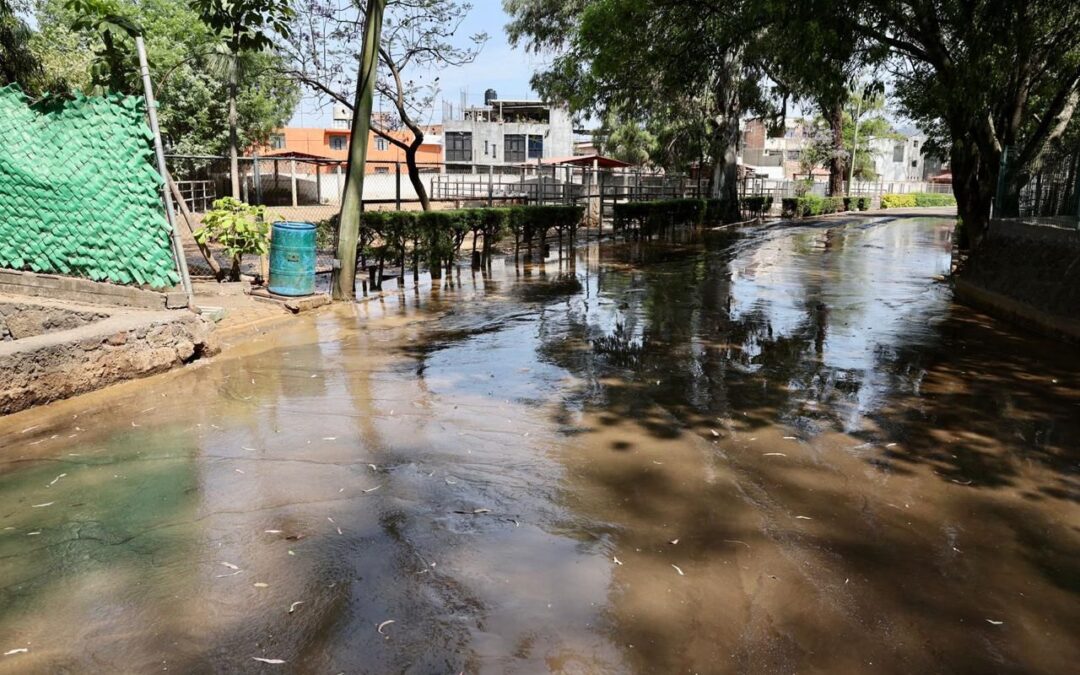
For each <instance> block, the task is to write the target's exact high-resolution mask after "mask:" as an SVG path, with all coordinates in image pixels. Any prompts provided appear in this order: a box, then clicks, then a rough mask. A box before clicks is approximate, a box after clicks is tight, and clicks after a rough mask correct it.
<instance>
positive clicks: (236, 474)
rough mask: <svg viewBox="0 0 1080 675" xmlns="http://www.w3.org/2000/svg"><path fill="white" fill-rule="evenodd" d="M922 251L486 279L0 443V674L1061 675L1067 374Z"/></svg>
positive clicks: (16, 421) (1067, 607) (662, 249)
mask: <svg viewBox="0 0 1080 675" xmlns="http://www.w3.org/2000/svg"><path fill="white" fill-rule="evenodd" d="M950 235H951V223H950V222H948V221H943V220H933V219H906V220H892V221H871V220H853V221H849V222H847V223H836V222H834V223H831V224H829V225H828V226H825V225H807V226H802V227H794V228H775V227H774V228H760V229H756V230H751V231H747V232H746V233H745V234H744V235H743V236H742V237H734V236H731V235H724V234H711V235H709V236H707V237H706V238H705V240H704V241H701V242H685V243H678V244H676V243H668V244H662V245H652V246H645V247H642V246H637V245H612V244H604V245H603V246H602V247H600V248H597V247H596V245H595V244H594V245H593V246H592V247H591V248H587V249H581V250H579V251H578V252H577V254H576V256H575V259H574V260H573V261H565V262H563V263H562V264H559V263H558V262H554V261H553V262H548V263H547V264H546V265H544V266H534V267H532V268H531V269H530V270H528V271H527V272H526V273H522V272H521V271H520V270H519V271H517V272H515V270H514V268H513V266H512V264H511V265H509V266H507V267H502V266H499V265H498V261H497V262H496V268H495V269H493V270H492V271H491V272H490V274H481V273H479V272H477V273H475V274H474V273H472V272H471V271H470V270H468V269H467V268H464V269H462V270H461V271H460V274H459V275H458V276H456V277H455V279H454V281H453V283H452V284H451V285H444V286H443V287H442V288H436V289H434V290H432V289H431V288H430V287H428V286H424V285H421V287H420V288H419V289H412V288H409V289H406V290H405V291H403V292H401V293H397V294H395V293H390V294H388V295H387V296H386V297H385V298H384V299H382V300H378V301H371V302H368V303H363V304H359V305H356V306H349V307H339V308H334V309H332V310H330V311H326V312H324V313H320V314H316V315H315V316H309V317H301V318H298V319H296V320H295V322H294V323H293V324H292V325H290V327H288V328H286V329H282V330H280V331H278V332H276V333H273V334H272V335H271V336H261V337H256V338H252V339H251V340H249V344H247V345H244V346H242V347H238V348H236V349H234V350H233V351H232V352H230V354H231V356H228V357H223V358H219V359H216V360H213V361H211V362H207V363H204V364H201V365H198V366H196V367H193V368H188V369H186V370H184V371H182V372H179V373H172V374H168V375H165V376H160V377H156V378H152V379H150V380H146V381H143V382H139V383H131V384H126V385H121V386H118V387H114V388H112V389H110V390H108V391H105V392H98V393H96V394H92V395H89V396H83V397H80V398H77V399H73V400H70V401H66V402H62V403H59V404H54V405H51V406H48V407H47V408H44V409H41V410H38V411H31V412H28V413H22V414H19V415H15V416H11V417H8V418H4V419H0V447H2V453H0V653H4V652H10V653H9V654H8V655H6V656H0V673H32V672H34V673H36V672H41V673H83V672H109V673H128V672H131V673H146V672H162V671H172V672H181V673H203V672H221V673H235V672H296V673H546V672H553V673H627V672H632V673H727V672H732V673H750V672H753V673H757V672H761V673H772V672H776V673H792V672H818V673H849V672H850V673H862V672H871V671H872V672H886V673H910V672H919V671H922V672H962V673H988V672H999V673H1001V672H1016V673H1020V672H1024V673H1064V672H1070V671H1072V669H1073V667H1070V666H1069V664H1070V663H1073V664H1074V666H1075V663H1076V662H1077V661H1080V639H1078V633H1077V629H1076V627H1077V626H1080V562H1078V561H1080V477H1078V469H1080V355H1078V354H1077V350H1076V349H1075V347H1069V346H1066V345H1064V344H1060V343H1054V342H1046V341H1042V340H1040V339H1039V338H1036V337H1033V336H1031V335H1028V334H1025V333H1022V332H1020V331H1018V330H1016V329H1014V328H1011V327H1009V326H1007V325H1006V324H1003V323H1000V322H997V321H994V320H992V319H989V318H987V317H985V316H982V315H980V314H978V313H975V312H973V311H971V310H968V309H965V308H963V307H961V306H957V305H955V304H953V303H952V301H951V293H950V290H949V288H948V286H947V285H946V284H944V283H941V282H940V281H938V280H937V279H939V278H940V275H944V274H947V273H948V271H949V265H950V249H951V241H950ZM22 650H26V651H22ZM258 659H264V660H258Z"/></svg>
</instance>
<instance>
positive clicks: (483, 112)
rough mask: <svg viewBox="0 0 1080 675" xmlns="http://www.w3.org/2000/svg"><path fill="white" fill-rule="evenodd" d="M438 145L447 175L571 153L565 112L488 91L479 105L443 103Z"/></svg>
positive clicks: (570, 129)
mask: <svg viewBox="0 0 1080 675" xmlns="http://www.w3.org/2000/svg"><path fill="white" fill-rule="evenodd" d="M443 128H444V131H443V147H444V155H443V158H444V161H445V162H446V165H447V166H446V171H447V173H473V172H474V168H473V167H474V166H475V167H479V168H477V169H475V170H476V171H484V167H486V166H492V167H500V168H505V167H519V166H521V165H523V164H528V163H536V162H537V160H544V159H551V158H554V157H569V156H572V155H573V154H574V129H573V124H572V120H571V115H570V110H569V109H568V108H567V107H566V106H564V105H556V104H551V103H546V102H544V101H523V100H502V99H500V98H498V95H497V94H496V93H495V91H494V90H492V89H489V90H487V92H486V93H485V95H484V105H480V106H461V107H458V108H457V109H455V108H453V106H451V105H449V104H448V103H444V104H443Z"/></svg>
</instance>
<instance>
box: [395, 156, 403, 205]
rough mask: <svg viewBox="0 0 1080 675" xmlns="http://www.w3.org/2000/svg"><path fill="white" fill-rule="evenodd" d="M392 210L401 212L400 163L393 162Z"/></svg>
mask: <svg viewBox="0 0 1080 675" xmlns="http://www.w3.org/2000/svg"><path fill="white" fill-rule="evenodd" d="M394 176H395V180H394V209H395V210H397V211H400V210H401V162H394Z"/></svg>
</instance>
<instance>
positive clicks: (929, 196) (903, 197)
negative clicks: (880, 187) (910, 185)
mask: <svg viewBox="0 0 1080 675" xmlns="http://www.w3.org/2000/svg"><path fill="white" fill-rule="evenodd" d="M918 206H956V197H954V196H953V195H951V194H947V193H945V194H942V193H937V192H908V193H906V194H885V195H881V208H883V209H897V208H903V209H910V208H914V207H918Z"/></svg>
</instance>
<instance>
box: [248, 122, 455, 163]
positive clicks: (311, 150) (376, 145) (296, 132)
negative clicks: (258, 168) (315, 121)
mask: <svg viewBox="0 0 1080 675" xmlns="http://www.w3.org/2000/svg"><path fill="white" fill-rule="evenodd" d="M440 131H441V128H440V127H430V128H428V129H425V139H424V143H422V144H421V145H420V147H419V148H418V150H417V153H416V161H417V163H418V164H420V165H424V164H439V163H441V162H442V143H441V138H440V137H439V135H438V134H439V132H440ZM350 133H351V132H350V131H349V129H348V128H331V129H318V128H315V129H313V128H301V127H285V128H284V129H279V130H277V131H275V132H274V133H273V134H271V135H270V144H269V147H264V148H261V149H260V150H259V155H260V156H261V157H266V158H268V159H269V158H273V157H294V158H297V159H301V158H304V159H316V160H336V161H338V162H342V163H344V162H345V161H347V160H348V157H349V135H350ZM369 134H370V135H369V136H368V151H367V164H366V167H367V170H366V173H369V174H374V173H394V172H395V171H396V167H395V166H394V163H395V162H400V163H401V164H402V165H403V166H402V173H404V171H405V169H404V163H405V151H404V150H402V149H401V148H399V147H398V146H396V145H394V144H393V143H390V142H389V141H388V140H386V139H385V138H383V137H381V136H378V135H376V134H375V132H369ZM391 134H392V135H393V136H394V137H396V138H400V139H401V140H402V141H405V142H406V143H408V142H411V141H412V133H411V132H409V131H408V130H405V131H392V132H391ZM298 164H299V162H298ZM313 166H314V165H313V164H308V163H306V162H305V163H304V164H303V165H301V166H298V167H297V172H298V173H301V172H302V173H313V171H312V170H311V167H313ZM319 166H320V171H321V172H322V173H336V172H338V171H339V166H341V165H339V164H337V163H336V162H334V163H332V162H326V163H322V162H320V164H319ZM341 168H342V169H343V166H342V167H341Z"/></svg>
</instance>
